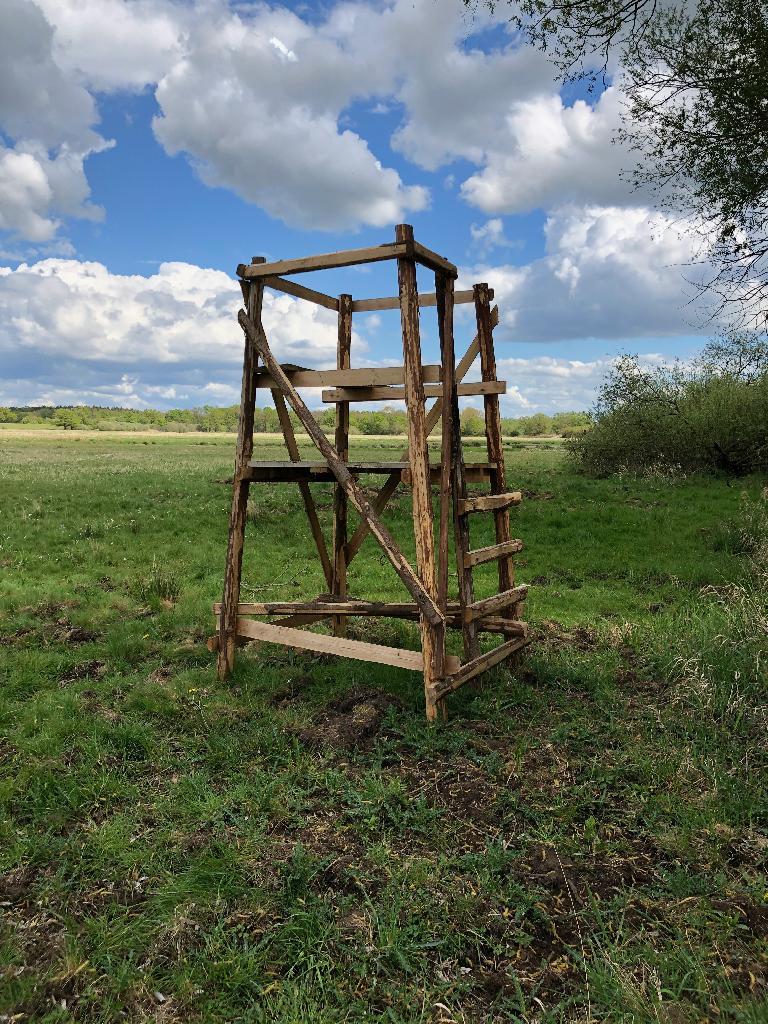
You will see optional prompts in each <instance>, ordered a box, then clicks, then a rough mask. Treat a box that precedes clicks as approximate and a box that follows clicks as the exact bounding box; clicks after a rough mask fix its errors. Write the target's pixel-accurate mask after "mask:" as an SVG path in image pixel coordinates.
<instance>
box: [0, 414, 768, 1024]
mask: <svg viewBox="0 0 768 1024" xmlns="http://www.w3.org/2000/svg"><path fill="white" fill-rule="evenodd" d="M259 445H260V452H261V453H262V455H263V457H264V458H280V457H283V455H282V452H281V451H280V449H279V448H278V447H277V446H276V445H275V446H274V447H273V446H271V442H270V441H265V440H263V439H262V440H261V441H259ZM401 447H402V442H401V441H397V440H392V439H387V440H386V441H384V440H381V441H378V442H376V447H375V449H372V448H371V442H370V441H366V442H365V443H364V444H363V443H362V442H361V440H359V441H357V442H356V443H355V444H354V446H353V452H354V454H359V455H361V456H365V454H366V452H367V453H369V454H373V451H375V452H376V453H377V454H380V453H381V452H382V451H384V450H385V449H386V450H387V451H388V450H390V448H391V450H392V451H393V452H394V451H395V450H397V451H399V450H400V449H401ZM386 457H387V456H386V455H385V458H386ZM232 458H233V445H232V439H231V438H227V437H220V436H216V435H199V434H198V435H185V436H183V437H172V436H165V435H153V436H136V435H125V436H124V437H115V436H111V437H103V436H101V435H91V436H82V435H78V434H75V435H71V434H70V435H68V436H66V437H62V436H59V435H55V436H54V435H48V434H46V435H45V436H39V435H38V436H32V435H30V436H20V435H19V434H17V433H16V432H12V431H9V432H7V433H4V434H2V435H0V515H1V518H0V581H1V582H0V763H2V774H1V775H0V808H1V811H0V912H1V914H2V917H1V918H0V921H1V923H0V1020H3V1021H20V1022H29V1021H34V1022H64V1021H70V1020H71V1021H88V1022H105V1024H106V1022H119V1021H159V1022H166V1024H172V1022H176V1021H200V1022H208V1021H211V1022H215V1021H232V1022H234V1021H237V1022H248V1024H257V1022H275V1021H276V1022H285V1024H304V1022H306V1024H309V1022H312V1024H330V1022H342V1021H344V1022H347V1021H349V1022H358V1021H359V1022H362V1021H387V1022H401V1024H406V1022H407V1024H411V1022H435V1024H437V1022H442V1024H448V1022H465V1021H466V1022H491V1021H493V1022H495V1021H525V1022H539V1024H548V1022H551V1024H554V1022H566V1021H568V1022H576V1021H579V1022H587V1021H594V1022H598V1021H599V1022H612V1024H613V1022H617V1024H618V1022H626V1024H630V1022H631V1024H646V1022H648V1024H650V1022H662V1024H699V1022H702V1021H721V1022H722V1021H736V1022H744V1024H765V1022H766V1021H767V1020H768V988H767V986H768V879H767V878H766V858H767V856H768V836H767V833H766V824H767V822H766V819H767V817H768V815H767V814H766V811H767V809H768V804H767V801H766V795H767V787H766V743H765V739H766V698H765V679H764V677H762V676H761V673H762V671H763V662H762V661H761V658H763V657H764V648H765V645H766V639H767V638H768V634H766V632H765V630H766V618H767V616H766V603H765V589H764V587H763V589H761V587H760V585H759V579H758V577H757V576H756V575H755V574H756V573H757V569H756V568H755V558H756V555H755V551H754V550H752V549H754V548H755V547H756V542H754V543H753V541H750V537H749V535H748V534H749V530H747V529H746V527H749V525H750V524H753V525H754V523H755V522H757V520H758V519H759V518H760V515H761V513H760V498H759V494H760V485H761V482H760V481H758V480H749V481H746V482H744V481H741V482H739V483H737V484H736V485H731V484H729V482H728V481H726V480H707V479H698V478H689V479H683V480H675V481H669V480H666V479H661V478H658V479H656V478H652V479H644V480H638V479H619V478H616V479H611V480H589V479H586V478H583V477H580V476H579V475H577V474H576V473H575V472H574V471H573V470H572V469H571V468H570V467H569V465H568V463H567V460H566V458H565V456H564V453H563V450H562V448H561V447H560V446H559V445H558V444H557V443H555V442H549V443H521V444H510V446H509V453H508V463H507V464H508V471H509V483H510V485H511V486H513V487H515V488H521V489H522V490H523V491H524V493H525V498H526V500H525V501H524V503H523V505H522V506H521V507H520V508H519V509H516V510H514V517H515V527H514V535H516V536H520V537H522V538H523V539H524V540H525V542H526V549H525V551H524V553H523V558H522V559H521V561H520V573H519V575H520V580H521V581H522V582H527V583H530V584H531V597H530V600H529V602H528V608H527V618H528V620H529V621H530V622H531V623H532V624H533V626H534V627H535V632H536V636H537V640H536V642H535V644H534V645H532V647H531V648H530V649H529V651H528V653H527V654H525V655H524V656H523V657H522V658H521V659H520V661H519V663H518V664H517V665H516V666H515V667H514V668H513V669H512V670H510V669H509V668H502V669H499V670H496V671H494V672H491V673H489V674H488V675H487V676H486V677H485V678H484V683H483V686H482V689H481V690H480V691H479V692H477V693H472V692H468V691H466V690H464V691H461V693H460V694H457V695H456V696H455V697H454V699H452V700H451V702H450V719H449V721H448V722H447V723H445V724H442V723H441V724H439V725H438V726H436V727H434V728H430V727H428V726H427V725H426V723H425V722H424V719H423V699H422V695H421V694H420V692H419V690H420V677H419V676H417V675H414V674H411V673H407V672H404V671H399V670H396V669H391V668H384V667H380V666H374V665H369V664H362V663H356V662H351V661H335V660H332V659H330V658H325V657H310V656H303V655H299V654H296V653H292V652H290V651H288V650H287V649H283V648H279V649H278V648H269V647H264V646H262V647H261V648H257V647H255V646H254V647H251V648H247V649H245V650H244V651H242V652H241V653H240V656H239V661H238V667H237V669H236V672H235V675H234V676H233V678H232V679H231V680H229V681H228V682H227V684H225V685H221V684H219V683H218V682H217V680H216V677H215V672H214V664H213V661H214V659H213V658H212V656H211V655H210V654H209V652H208V651H207V649H206V647H205V640H206V638H207V637H208V636H209V635H210V634H211V633H212V631H213V619H212V615H211V612H210V606H211V602H212V601H214V600H216V599H218V597H219V595H220V590H221V582H222V575H223V565H224V553H225V546H226V527H227V517H228V511H229V503H230V488H229V487H227V486H226V484H225V482H224V481H225V480H226V478H227V477H228V476H229V475H230V473H231V466H232ZM370 483H371V484H373V483H374V481H370ZM317 491H318V493H319V495H320V497H319V503H320V506H321V514H322V515H323V516H324V519H325V521H326V522H328V520H329V515H330V502H331V489H330V487H327V486H326V487H322V486H319V487H318V488H317ZM742 492H746V496H745V494H744V493H742ZM252 509H253V518H254V520H255V521H256V523H257V524H258V529H253V528H252V534H251V539H250V543H249V544H247V546H246V558H245V564H244V577H243V578H244V586H243V599H244V600H248V599H254V600H262V599H267V598H268V597H271V598H273V599H277V600H281V599H290V598H295V597H300V596H314V595H316V594H317V593H319V592H320V591H322V590H323V589H324V587H323V585H322V579H321V574H320V572H319V570H318V566H317V563H316V560H315V559H314V558H313V557H312V550H313V549H312V547H311V540H310V539H309V536H308V530H307V527H306V522H305V519H304V515H303V511H302V507H301V502H300V500H299V499H298V495H297V494H296V493H295V491H294V489H292V488H291V487H289V486H273V487H268V488H267V487H265V488H257V487H254V488H253V489H252ZM478 518H481V517H478ZM387 521H388V523H390V524H391V526H392V528H393V531H394V532H395V534H396V535H397V536H398V537H399V538H400V539H401V541H402V542H403V546H404V548H405V550H406V552H407V553H411V552H412V545H411V544H410V543H409V541H408V536H409V532H410V531H409V527H410V507H409V504H408V501H407V497H406V496H400V497H399V498H398V499H397V500H396V501H395V502H394V503H393V505H392V507H391V512H390V513H389V514H388V517H387ZM745 524H746V526H745ZM483 526H484V530H485V533H484V532H483V529H478V530H476V531H475V532H474V533H473V546H480V545H481V544H482V543H483V542H486V543H489V542H490V541H491V532H490V531H491V522H490V517H488V519H487V522H486V523H485V524H483ZM745 531H746V532H745ZM753 540H754V538H753ZM367 544H370V541H368V542H367ZM491 572H492V570H491V569H490V568H485V569H484V570H480V571H478V573H477V574H476V579H477V580H478V581H479V585H478V593H479V596H483V594H485V593H490V592H491V591H492V590H493V581H492V579H491ZM350 575H351V592H352V593H353V594H354V595H356V596H369V597H389V598H396V597H397V596H398V595H402V594H403V591H402V590H401V588H400V585H399V583H398V581H397V579H396V577H395V576H394V574H393V573H392V571H391V569H390V568H389V566H388V565H387V564H385V563H384V562H383V559H382V557H381V556H380V553H379V552H378V550H377V549H376V548H375V547H368V546H366V548H364V549H363V551H362V552H361V555H360V556H359V558H358V559H357V560H356V561H355V562H354V563H353V565H352V568H351V573H350ZM761 630H762V632H761ZM354 631H355V632H354V635H357V636H360V637H363V636H364V637H366V638H369V639H371V640H378V641H380V642H382V643H397V644H400V645H404V646H409V645H410V646H416V641H417V634H416V631H415V627H412V626H411V625H409V624H403V623H392V622H386V621H383V620H382V621H381V622H380V623H373V622H364V621H362V620H358V623H357V624H356V625H355V626H354Z"/></svg>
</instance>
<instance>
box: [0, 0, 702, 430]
mask: <svg viewBox="0 0 768 1024" xmlns="http://www.w3.org/2000/svg"><path fill="white" fill-rule="evenodd" d="M5 17H6V28H7V31H6V32H5V33H4V43H0V47H1V48H2V52H3V57H4V69H5V71H4V75H5V80H6V81H7V82H9V83H11V85H12V88H10V89H6V100H5V102H4V103H0V131H1V132H2V135H0V162H2V164H3V168H4V174H5V176H6V181H7V185H8V187H7V189H6V191H5V192H3V194H2V195H0V238H1V241H0V359H1V360H2V371H0V372H1V373H2V376H1V377H0V405H3V406H8V405H16V406H20V405H54V406H64V405H68V404H104V405H124V406H125V407H127V408H154V407H157V408H158V409H159V410H161V411H162V410H168V409H171V408H195V407H198V406H202V405H205V404H217V405H224V406H226V405H227V404H232V403H234V402H236V401H237V400H238V396H239V390H240V362H241V355H242V334H241V332H240V329H239V327H238V325H237V321H236V310H237V307H238V305H239V300H240V293H239V288H238V284H237V280H236V278H235V277H234V268H235V267H236V265H237V264H238V263H240V262H245V261H248V260H249V259H250V258H251V256H252V255H253V254H254V253H259V254H261V255H263V256H265V257H266V258H267V259H269V260H273V259H276V258H279V257H286V258H290V257H294V256H300V255H309V254H313V253H322V252H328V251H333V250H337V249H344V248H349V247H358V246H364V245H371V244H380V243H382V242H387V241H389V240H391V238H392V237H393V230H394V224H395V223H397V222H399V221H408V222H409V223H412V224H413V225H414V229H415V233H416V237H417V239H418V240H419V241H421V242H422V243H423V244H424V245H426V246H428V247H429V248H431V249H433V250H435V251H438V252H440V253H443V254H444V255H446V256H447V257H448V258H449V259H451V260H452V261H453V262H455V263H456V264H457V265H458V267H459V271H460V274H459V283H458V286H459V287H467V286H469V285H471V284H473V283H476V282H478V281H487V282H488V284H489V285H490V287H492V288H493V289H494V290H495V292H496V300H495V301H496V302H497V303H498V305H499V310H500V320H501V322H500V326H499V328H498V329H497V332H496V347H497V359H498V370H499V376H500V378H502V379H505V380H507V381H508V384H509V388H508V394H507V395H506V396H504V397H503V398H502V410H503V414H504V415H505V416H506V417H514V416H521V415H526V414H530V413H532V412H534V411H542V412H545V413H547V414H552V413H554V412H557V411H570V410H573V409H584V408H589V407H590V406H591V404H592V401H593V399H594V395H595V391H596V389H597V388H598V386H599V383H600V380H601V379H602V377H603V375H604V373H605V372H606V370H607V369H609V368H610V365H611V362H612V360H613V359H614V358H615V357H616V355H617V354H619V353H620V352H621V351H627V350H629V351H633V352H636V353H637V354H638V355H639V356H640V357H641V359H642V360H643V361H644V362H645V363H646V364H647V365H655V364H658V363H659V362H666V361H669V360H671V359H674V358H677V357H679V358H682V359H688V358H690V357H691V356H692V355H693V354H694V353H695V352H696V351H698V350H699V349H700V348H701V346H702V344H703V342H704V341H705V340H706V338H707V337H708V336H709V335H711V334H712V333H715V332H716V330H717V326H718V324H717V322H714V321H713V322H711V323H710V322H708V321H707V319H706V316H707V311H706V308H705V306H704V305H703V304H702V303H701V302H699V303H698V304H697V303H695V302H693V300H694V298H695V295H696V282H697V281H700V280H701V279H702V276H703V275H705V274H706V271H707V268H706V267H704V266H699V265H697V264H696V262H695V261H696V253H695V251H694V248H693V243H692V241H691V239H690V237H689V236H688V235H686V227H687V222H685V220H683V221H680V219H679V218H675V216H674V215H673V214H672V213H663V212H660V211H659V210H656V209H653V208H652V207H650V206H649V205H647V197H645V196H644V195H643V194H642V193H639V192H636V191H633V190H632V188H631V187H630V185H629V183H628V182H627V180H626V173H627V172H628V171H629V170H631V167H632V163H633V161H634V157H633V156H632V155H631V154H629V153H628V152H627V151H626V150H625V149H624V148H623V147H622V145H621V144H618V143H614V141H613V137H614V132H615V130H616V128H617V127H618V124H619V114H620V104H619V99H618V92H617V89H616V87H615V85H614V83H613V82H612V81H611V80H610V79H609V80H607V81H606V82H605V83H603V85H602V86H601V87H600V88H599V89H597V90H596V91H595V92H594V93H592V94H590V93H589V92H588V91H587V90H586V89H584V88H583V87H582V86H578V85H573V84H569V85H562V84H561V83H560V82H558V80H557V79H556V76H555V73H554V70H553V68H552V66H551V64H550V63H549V62H548V60H547V58H546V56H545V55H543V54H541V53H540V52H538V51H536V50H534V49H532V48H531V47H530V46H527V45H524V44H522V43H521V41H520V39H519V38H518V37H517V36H516V35H515V33H514V32H513V31H512V29H511V27H510V25H509V24H508V22H507V21H506V20H505V18H504V16H503V12H502V13H501V14H499V13H497V14H495V15H492V14H491V13H490V12H488V11H486V10H479V11H476V12H474V14H469V13H468V12H467V10H466V9H465V8H464V6H463V5H462V3H461V2H460V0H446V2H445V3H444V4H441V5H440V6H439V7H438V6H437V5H435V4H434V3H432V2H428V0H415V2H408V3H406V2H405V0H390V2H380V3H377V4H374V5H368V4H364V3H351V4H344V3H332V4H330V5H329V6H325V5H324V6H320V5H315V6H312V5H308V6H305V7H302V8H301V9H300V11H296V10H293V9H291V8H289V7H287V6H285V5H279V4H277V5H275V6H272V7H264V6H262V5H260V4H242V3H237V4H236V3H234V2H232V3H228V2H227V0H191V2H189V3H186V4H178V3H175V2H172V0H145V2H143V3H142V4H137V3H135V2H131V0H110V3H109V4H104V3H98V2H97V0H82V2H80V3H79V4H78V5H77V6H75V5H74V4H72V3H70V2H68V0H37V2H36V3H33V2H32V0H8V3H7V13H6V16H5ZM373 40H376V45H375V47H374V46H373V42H372V41H373ZM33 86H34V88H33ZM191 97H193V98H194V100H192V99H191ZM244 109H247V111H248V117H247V118H246V119H244V118H243V114H242V111H243V110H244ZM302 279H303V280H305V281H306V283H307V284H309V285H310V286H313V285H317V284H319V286H320V287H321V288H322V289H323V290H324V291H326V292H331V293H332V294H338V293H339V292H341V291H351V292H353V294H355V297H356V298H357V297H360V298H364V297H378V296H385V295H393V294H395V292H396V290H397V289H396V282H395V280H394V277H393V274H392V273H391V268H390V270H389V271H388V270H387V268H385V267H383V266H382V265H380V264H376V265H372V266H369V267H362V268H351V269H349V270H347V271H346V272H342V271H327V272H322V273H321V274H311V273H310V274H305V275H302ZM419 286H420V288H423V289H424V290H431V287H432V284H431V283H430V281H429V278H428V276H425V275H423V274H421V275H420V281H419ZM692 302H693V305H691V303H692ZM427 312H428V311H427ZM264 319H265V324H266V327H267V330H268V333H269V337H270V342H271V345H272V347H273V350H274V351H275V353H276V355H277V356H278V357H279V358H280V359H282V360H286V361H298V362H301V363H302V364H306V365H308V366H310V367H313V368H320V367H326V366H330V365H332V363H333V361H334V359H335V344H336V322H335V316H334V315H333V314H332V313H329V311H328V310H322V309H315V308H312V307H307V306H306V304H303V303H301V301H300V300H296V299H294V298H291V297H290V296H285V295H279V296H278V295H272V294H268V295H267V298H266V299H265V308H264ZM432 320H433V318H431V317H429V316H428V315H423V316H422V329H423V336H422V345H423V357H424V361H425V362H429V361H435V356H436V353H437V338H436V330H435V328H434V324H433V322H432ZM353 325H354V339H353V350H352V355H353V362H354V365H356V366H382V365H389V364H392V363H396V362H399V361H400V360H401V357H402V351H401V339H400V332H399V317H398V316H397V314H396V313H395V314H394V315H392V313H391V311H389V312H385V313H381V314H378V313H377V314H360V315H358V314H355V318H354V323H353ZM471 333H472V320H471V316H470V314H469V312H468V311H467V310H466V309H457V314H456V345H457V350H458V349H459V348H461V347H462V345H465V344H466V343H467V342H468V341H469V340H470V338H471ZM462 404H473V403H472V400H469V401H468V402H467V401H466V400H465V401H464V402H463V403H462Z"/></svg>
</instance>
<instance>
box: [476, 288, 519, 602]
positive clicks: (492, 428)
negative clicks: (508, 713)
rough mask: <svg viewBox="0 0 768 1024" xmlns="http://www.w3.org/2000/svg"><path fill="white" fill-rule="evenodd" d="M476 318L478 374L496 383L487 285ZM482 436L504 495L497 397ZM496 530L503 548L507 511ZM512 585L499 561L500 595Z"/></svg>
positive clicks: (506, 564)
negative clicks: (478, 352)
mask: <svg viewBox="0 0 768 1024" xmlns="http://www.w3.org/2000/svg"><path fill="white" fill-rule="evenodd" d="M473 291H474V295H475V316H476V318H477V337H478V341H479V343H480V370H481V375H482V379H483V380H496V355H495V353H494V351H493V327H492V324H491V304H490V300H489V297H488V285H487V284H476V285H475V286H474V289H473ZM483 403H484V405H485V434H486V439H487V445H488V461H489V462H491V463H493V468H492V469H491V494H503V493H504V492H505V491H506V489H507V481H506V473H505V469H504V446H503V444H502V435H501V412H500V410H499V396H498V395H484V396H483ZM493 517H494V520H495V526H496V543H497V544H503V543H505V542H506V541H508V540H510V532H509V509H506V508H504V509H496V510H495V511H494V513H493ZM514 583H515V563H514V561H513V559H512V558H511V557H508V558H500V559H499V592H502V591H505V590H510V589H511V588H512V587H513V586H514ZM503 614H504V615H505V617H506V618H515V617H516V614H517V612H516V606H514V605H513V606H511V607H510V608H508V609H506V610H505V612H504V613H503Z"/></svg>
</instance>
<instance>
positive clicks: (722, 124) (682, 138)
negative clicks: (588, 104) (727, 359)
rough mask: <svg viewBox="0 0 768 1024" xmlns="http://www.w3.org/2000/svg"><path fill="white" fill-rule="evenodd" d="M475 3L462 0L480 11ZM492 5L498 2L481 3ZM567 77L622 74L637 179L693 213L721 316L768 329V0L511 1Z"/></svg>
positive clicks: (660, 198)
mask: <svg viewBox="0 0 768 1024" xmlns="http://www.w3.org/2000/svg"><path fill="white" fill-rule="evenodd" d="M476 2H477V0H465V3H466V4H467V6H470V7H471V6H473V5H474V4H475V3H476ZM483 2H484V3H486V5H487V6H490V7H491V8H495V7H498V3H497V2H496V0H483ZM507 2H508V4H509V6H510V9H511V17H512V21H513V23H514V24H515V25H516V26H517V27H518V28H519V30H520V32H521V33H522V35H523V37H524V38H526V39H527V40H528V41H529V42H531V43H533V44H535V45H537V46H539V47H541V48H543V49H544V50H546V51H547V52H548V53H549V54H550V56H551V59H552V61H553V63H554V64H555V66H556V67H557V68H558V69H559V72H560V74H561V76H562V78H563V79H564V80H577V79H580V80H583V81H586V82H587V83H588V84H589V86H590V88H594V87H595V86H596V85H599V84H602V83H603V82H604V81H605V80H606V77H607V76H608V75H610V74H611V73H613V72H618V74H617V81H619V82H620V84H621V87H622V89H623V92H624V94H625V98H626V102H625V109H624V120H623V128H622V130H621V132H620V138H621V139H622V141H624V142H625V144H627V145H628V146H629V148H630V149H631V150H634V152H635V153H636V156H637V164H636V166H635V168H634V170H631V169H630V170H628V174H629V176H630V177H631V179H632V180H633V182H634V184H635V185H636V186H638V187H642V188H643V189H644V190H647V191H648V192H650V194H651V195H652V196H653V197H654V198H655V200H656V202H657V203H658V204H659V205H660V206H661V207H662V208H667V209H669V210H672V211H674V212H675V213H676V214H680V215H682V216H685V217H687V218H690V219H691V220H692V222H693V225H694V230H695V231H696V232H697V233H698V235H699V237H700V240H701V256H702V258H705V257H706V258H707V259H708V260H710V261H711V263H712V265H713V267H714V268H715V269H714V274H713V276H712V277H711V278H710V279H709V280H708V281H707V283H706V285H704V286H703V287H705V288H707V289H709V291H710V293H711V294H712V295H713V296H714V298H715V303H714V309H713V311H712V313H713V316H724V317H725V319H726V321H727V322H730V323H731V324H732V325H733V326H734V327H735V328H743V327H752V328H759V329H761V330H765V327H766V323H768V0H507Z"/></svg>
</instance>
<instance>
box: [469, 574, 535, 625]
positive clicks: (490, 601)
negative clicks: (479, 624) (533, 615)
mask: <svg viewBox="0 0 768 1024" xmlns="http://www.w3.org/2000/svg"><path fill="white" fill-rule="evenodd" d="M527 596H528V587H527V586H526V585H525V584H524V583H523V584H521V585H520V586H519V587H512V589H511V590H505V591H503V593H501V594H494V595H493V596H492V597H484V598H483V599H482V600H481V601H474V602H473V603H472V604H468V605H467V607H466V608H465V609H464V621H465V622H474V621H475V619H481V618H483V617H484V616H486V615H493V614H494V613H495V612H499V611H501V610H502V608H508V607H509V606H510V605H511V604H517V603H518V601H524V600H525V599H526V597H527Z"/></svg>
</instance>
